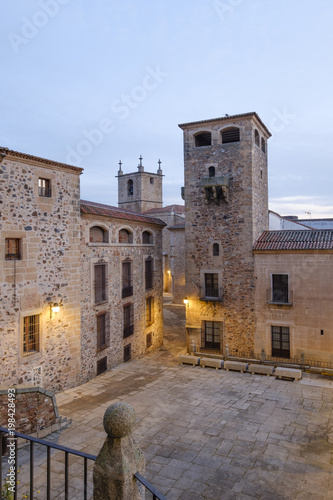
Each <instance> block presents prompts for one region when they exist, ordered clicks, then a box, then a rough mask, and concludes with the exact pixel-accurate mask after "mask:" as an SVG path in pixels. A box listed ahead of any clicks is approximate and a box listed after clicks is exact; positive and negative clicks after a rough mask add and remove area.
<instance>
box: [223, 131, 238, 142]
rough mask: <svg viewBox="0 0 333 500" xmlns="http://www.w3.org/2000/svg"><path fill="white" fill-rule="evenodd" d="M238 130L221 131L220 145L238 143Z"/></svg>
mask: <svg viewBox="0 0 333 500" xmlns="http://www.w3.org/2000/svg"><path fill="white" fill-rule="evenodd" d="M239 140H240V135H239V128H237V127H229V128H225V129H224V130H222V144H228V143H229V142H239Z"/></svg>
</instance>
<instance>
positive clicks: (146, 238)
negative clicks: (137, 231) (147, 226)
mask: <svg viewBox="0 0 333 500" xmlns="http://www.w3.org/2000/svg"><path fill="white" fill-rule="evenodd" d="M153 242H154V241H153V235H152V233H150V232H149V231H143V233H142V243H143V244H147V245H148V244H149V245H152V244H153Z"/></svg>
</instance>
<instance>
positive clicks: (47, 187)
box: [38, 178, 52, 198]
mask: <svg viewBox="0 0 333 500" xmlns="http://www.w3.org/2000/svg"><path fill="white" fill-rule="evenodd" d="M38 194H39V196H44V197H46V198H50V197H51V194H52V192H51V181H50V180H49V179H41V178H39V179H38Z"/></svg>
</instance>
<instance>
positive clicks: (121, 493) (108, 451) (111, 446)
mask: <svg viewBox="0 0 333 500" xmlns="http://www.w3.org/2000/svg"><path fill="white" fill-rule="evenodd" d="M135 421H136V414H135V411H134V409H133V408H132V406H130V405H129V404H127V403H123V402H119V403H113V404H112V405H110V406H109V407H108V409H107V410H106V412H105V414H104V420H103V426H104V429H105V432H106V433H107V435H108V436H107V438H106V440H105V443H104V445H103V446H102V448H101V450H100V452H99V454H98V456H97V459H96V462H95V465H94V473H93V476H94V500H129V499H131V500H143V499H144V498H145V492H144V487H143V486H142V485H141V484H140V483H139V482H138V481H137V480H136V479H135V478H134V474H135V473H136V472H139V473H140V474H142V473H143V471H144V467H145V460H144V456H143V453H142V451H141V450H140V448H138V447H137V446H136V445H135V444H134V442H133V439H132V437H131V433H132V430H133V428H134V425H135Z"/></svg>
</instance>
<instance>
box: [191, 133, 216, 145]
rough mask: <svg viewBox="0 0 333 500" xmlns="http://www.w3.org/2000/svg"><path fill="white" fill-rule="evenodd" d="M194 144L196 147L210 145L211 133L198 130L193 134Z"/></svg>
mask: <svg viewBox="0 0 333 500" xmlns="http://www.w3.org/2000/svg"><path fill="white" fill-rule="evenodd" d="M195 145H196V147H197V148H201V147H202V146H211V145H212V134H211V133H210V132H200V133H199V134H197V135H196V136H195Z"/></svg>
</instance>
